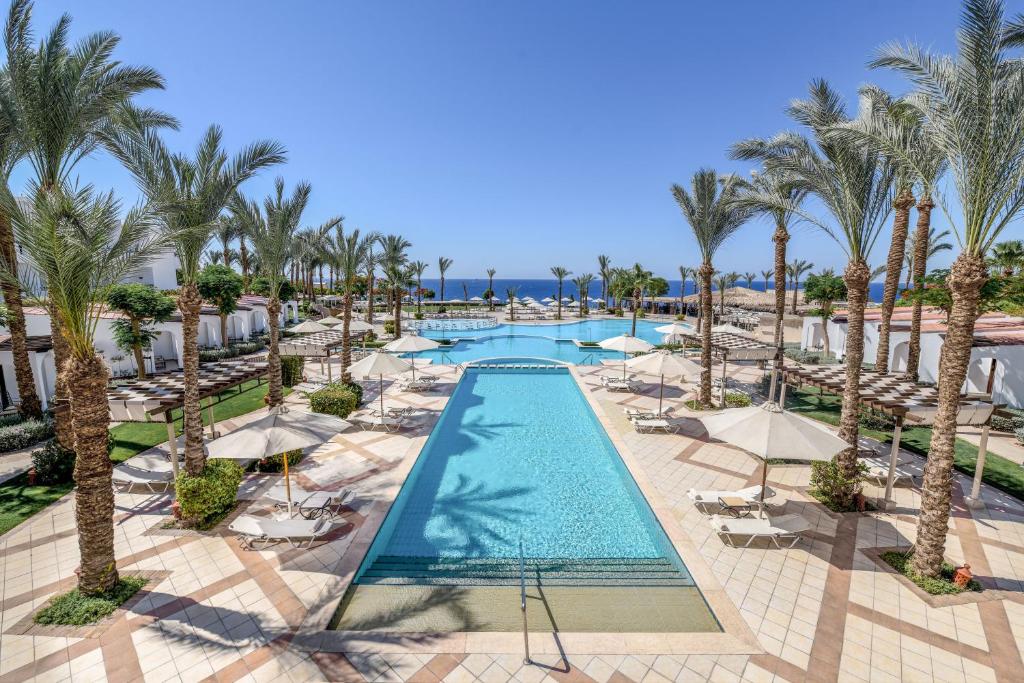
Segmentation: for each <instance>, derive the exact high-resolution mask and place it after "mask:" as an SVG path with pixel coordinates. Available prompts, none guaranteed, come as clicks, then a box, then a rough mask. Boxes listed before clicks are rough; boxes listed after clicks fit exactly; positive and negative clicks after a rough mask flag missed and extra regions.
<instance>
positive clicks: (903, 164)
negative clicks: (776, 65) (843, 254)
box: [837, 86, 947, 380]
mask: <svg viewBox="0 0 1024 683" xmlns="http://www.w3.org/2000/svg"><path fill="white" fill-rule="evenodd" d="M861 97H862V99H863V100H866V101H867V103H868V106H867V107H866V108H865V115H864V116H860V117H858V118H857V119H856V120H854V121H852V122H851V123H849V124H847V125H845V126H842V127H841V128H840V129H839V131H838V132H837V134H839V135H849V136H851V137H852V139H854V140H857V141H860V142H862V143H863V144H866V145H868V146H869V147H871V148H872V149H874V150H876V151H877V152H879V153H880V154H884V155H886V156H887V157H888V158H889V159H890V160H891V161H892V163H893V164H894V165H895V166H896V181H895V182H896V199H895V201H894V202H893V208H894V209H895V215H894V218H893V232H892V240H891V242H890V245H889V256H888V258H887V260H886V270H885V272H886V277H885V285H884V288H883V291H882V311H881V312H882V321H881V325H880V327H879V331H878V344H877V351H876V354H875V371H876V372H881V373H883V374H884V373H886V372H888V371H889V339H890V328H891V325H892V312H893V308H894V307H895V302H896V294H897V291H898V289H899V285H900V273H901V271H902V265H903V255H904V253H905V252H906V240H907V230H908V227H909V225H910V207H911V206H913V203H914V191H915V188H916V191H917V192H918V193H919V195H920V199H919V200H918V203H917V218H918V220H917V227H916V229H915V231H914V243H913V245H912V251H913V252H915V253H920V261H921V265H922V267H924V265H925V261H926V260H927V244H928V236H929V233H930V225H931V210H932V208H933V207H934V202H933V200H932V195H933V194H934V193H935V191H936V189H935V188H936V184H937V183H938V181H939V179H940V178H941V177H942V175H943V174H944V173H945V171H946V166H947V164H946V159H945V156H944V155H943V154H942V152H941V150H940V149H939V148H938V147H937V146H936V145H935V143H934V142H933V141H932V139H931V137H930V136H929V135H928V134H927V132H926V131H925V129H924V126H923V125H922V124H923V121H922V116H921V113H920V110H919V109H918V108H917V107H916V106H915V104H914V101H915V98H916V95H910V96H909V97H904V98H898V99H897V98H893V97H892V96H890V95H889V94H888V93H887V92H885V91H884V90H882V89H881V88H878V87H875V86H867V87H865V88H862V89H861ZM912 275H913V273H912ZM924 275H925V273H924V271H923V270H922V271H921V273H920V276H919V277H920V282H917V278H916V277H915V287H920V288H922V289H923V287H924ZM921 305H922V303H921V301H920V297H915V304H914V313H913V317H912V319H911V333H910V347H911V348H910V355H912V356H913V371H912V372H911V371H910V368H909V367H908V373H909V374H911V375H912V376H913V378H914V379H915V380H916V379H917V366H918V362H919V359H920V355H921Z"/></svg>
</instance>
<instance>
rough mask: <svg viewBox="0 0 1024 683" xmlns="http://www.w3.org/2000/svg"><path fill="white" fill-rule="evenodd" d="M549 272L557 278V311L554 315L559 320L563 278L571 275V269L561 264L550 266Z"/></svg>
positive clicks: (560, 316) (560, 317)
mask: <svg viewBox="0 0 1024 683" xmlns="http://www.w3.org/2000/svg"><path fill="white" fill-rule="evenodd" d="M551 274H552V275H554V276H555V279H557V280H558V313H557V314H556V315H555V317H556V318H558V319H559V320H561V319H562V283H563V282H564V281H565V278H567V277H569V276H570V275H572V271H571V270H569V269H568V268H563V267H562V266H552V267H551Z"/></svg>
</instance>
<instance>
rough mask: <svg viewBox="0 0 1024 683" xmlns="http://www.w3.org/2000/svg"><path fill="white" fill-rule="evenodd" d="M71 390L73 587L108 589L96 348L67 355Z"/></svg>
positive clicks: (107, 464) (112, 571) (104, 421)
mask: <svg viewBox="0 0 1024 683" xmlns="http://www.w3.org/2000/svg"><path fill="white" fill-rule="evenodd" d="M63 374H65V375H66V379H67V382H68V384H70V385H71V386H73V387H74V391H73V392H71V406H70V413H71V415H72V416H73V419H72V424H73V431H74V444H75V448H74V450H75V454H76V458H75V485H76V488H75V523H76V525H77V526H78V550H79V553H80V555H81V564H80V569H79V572H78V590H80V591H81V592H83V593H86V594H95V593H101V592H103V591H107V590H110V589H111V588H113V587H114V585H115V584H116V583H117V578H118V577H117V564H116V561H115V557H114V489H113V486H112V485H111V475H112V473H113V463H111V461H110V455H109V454H108V452H107V441H108V439H109V432H108V429H109V427H110V413H109V411H108V410H107V366H106V365H105V364H104V363H103V361H102V360H101V359H100V358H99V356H96V355H95V354H94V355H93V356H92V357H91V358H86V359H81V358H70V359H68V362H67V363H66V365H65V366H64V372H63Z"/></svg>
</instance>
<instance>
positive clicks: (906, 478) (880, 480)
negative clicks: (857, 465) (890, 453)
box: [864, 464, 922, 488]
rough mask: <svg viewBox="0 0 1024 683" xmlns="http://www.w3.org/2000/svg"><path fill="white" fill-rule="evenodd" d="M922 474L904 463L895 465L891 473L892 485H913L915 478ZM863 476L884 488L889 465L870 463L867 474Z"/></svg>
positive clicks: (887, 477)
mask: <svg viewBox="0 0 1024 683" xmlns="http://www.w3.org/2000/svg"><path fill="white" fill-rule="evenodd" d="M920 476H922V475H921V474H920V473H919V472H917V471H916V470H912V469H910V468H909V467H907V466H905V465H899V464H897V465H896V470H895V472H894V474H893V479H892V485H893V486H899V485H900V484H907V485H909V486H913V485H914V483H915V481H916V478H917V477H920ZM864 478H865V479H867V480H868V481H870V482H871V483H873V484H874V485H875V486H878V487H879V488H885V484H886V482H887V481H889V465H888V464H886V465H885V466H878V465H870V466H869V467H868V471H867V474H865V475H864Z"/></svg>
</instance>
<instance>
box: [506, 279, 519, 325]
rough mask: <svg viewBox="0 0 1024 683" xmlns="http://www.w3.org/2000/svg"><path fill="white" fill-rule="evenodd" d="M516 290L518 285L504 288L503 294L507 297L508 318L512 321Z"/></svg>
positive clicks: (514, 318) (514, 311) (514, 315)
mask: <svg viewBox="0 0 1024 683" xmlns="http://www.w3.org/2000/svg"><path fill="white" fill-rule="evenodd" d="M518 291H519V288H518V287H509V288H507V289H506V290H505V296H507V297H508V319H509V320H511V321H512V322H515V320H516V293H517V292H518Z"/></svg>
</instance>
